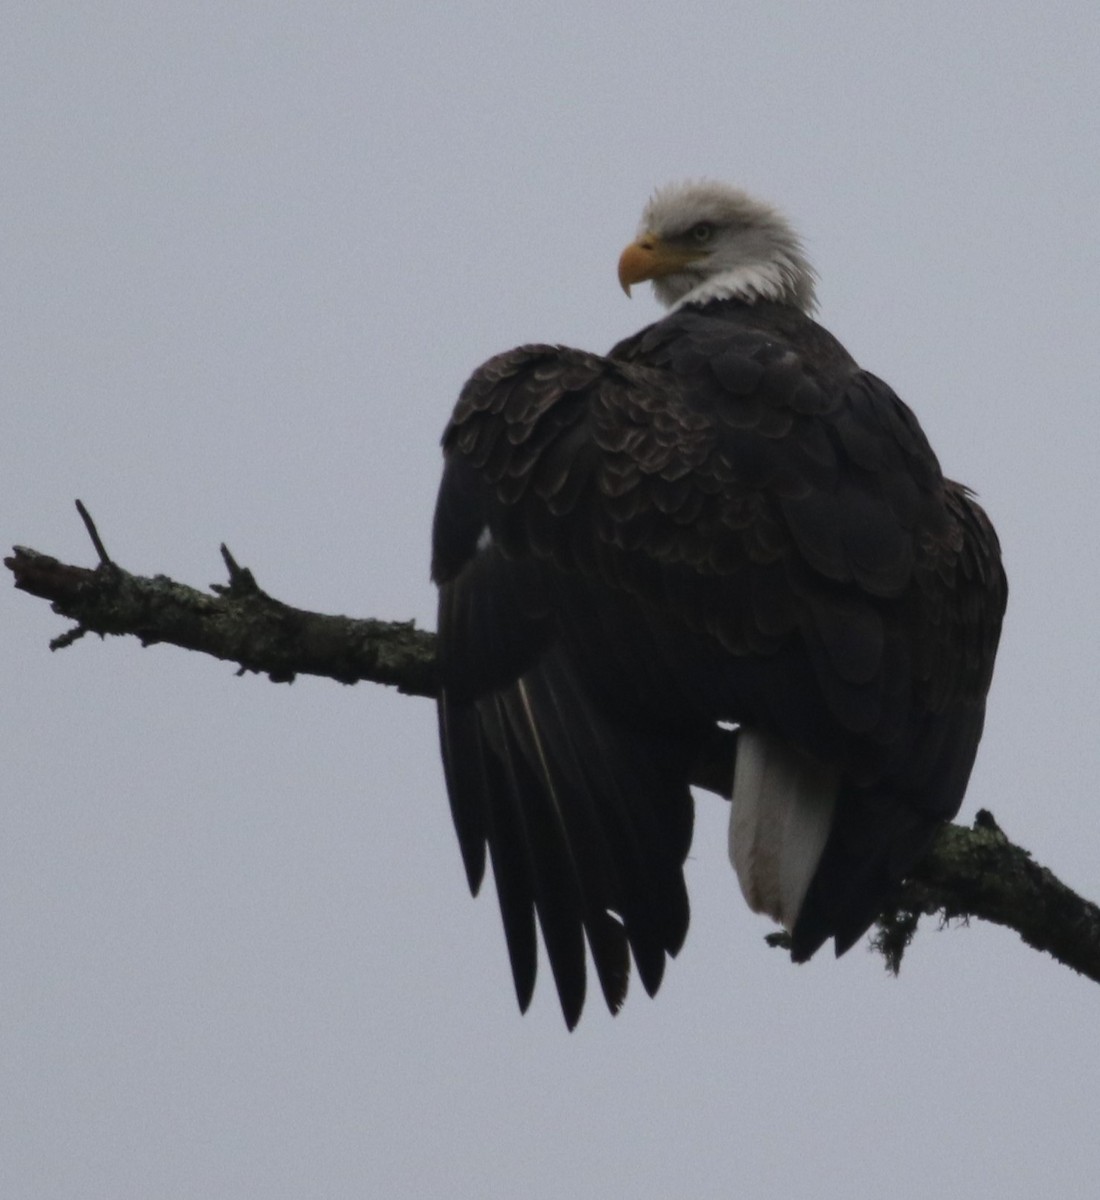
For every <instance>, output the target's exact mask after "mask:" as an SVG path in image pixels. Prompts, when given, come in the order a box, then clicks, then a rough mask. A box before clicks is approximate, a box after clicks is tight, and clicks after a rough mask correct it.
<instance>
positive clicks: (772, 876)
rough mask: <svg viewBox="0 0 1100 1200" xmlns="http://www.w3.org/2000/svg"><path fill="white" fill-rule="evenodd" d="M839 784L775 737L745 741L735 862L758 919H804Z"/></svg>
mask: <svg viewBox="0 0 1100 1200" xmlns="http://www.w3.org/2000/svg"><path fill="white" fill-rule="evenodd" d="M837 783H838V776H837V772H836V770H835V769H833V768H830V767H827V766H824V765H823V764H821V763H819V762H816V761H815V760H814V759H811V758H808V757H807V756H806V755H804V754H802V753H800V752H799V751H798V750H796V749H795V748H794V747H793V746H791V745H790V744H789V743H787V742H783V741H781V740H780V739H779V738H776V737H772V736H771V735H770V734H766V733H760V732H758V731H756V730H752V729H745V728H744V727H742V728H741V729H740V730H739V732H738V735H737V761H736V765H735V767H734V772H733V804H732V807H731V811H730V836H729V849H730V861H731V862H732V863H733V866H734V869H735V870H736V871H737V878H738V881H739V882H740V884H741V891H742V892H743V893H744V894H745V899H746V900H747V901H748V904H749V907H750V908H751V909H753V911H754V912H763V913H767V914H768V916H770V917H773V918H774V919H775V920H776V921H778V922H779V923H780V924H781V925H783V926H785V927H786V928H787V929H793V928H794V923H795V921H796V920H797V919H798V913H799V910H800V909H801V908H802V901H803V900H804V899H805V896H806V889H807V888H808V887H809V886H810V880H811V879H812V878H813V875H814V872H815V871H816V870H817V864H818V863H819V862H820V860H821V852H822V850H824V849H825V841H826V839H827V838H828V836H829V829H830V827H831V826H832V822H833V811H834V809H835V808H836V793H837Z"/></svg>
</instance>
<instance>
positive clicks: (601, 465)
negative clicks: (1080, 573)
mask: <svg viewBox="0 0 1100 1200" xmlns="http://www.w3.org/2000/svg"><path fill="white" fill-rule="evenodd" d="M444 445H445V451H446V456H447V465H446V470H445V476H444V481H443V485H442V489H441V492H440V500H439V506H438V509H437V516H436V526H435V540H434V559H433V574H434V577H435V579H436V581H437V582H438V583H439V584H440V625H439V634H440V656H441V669H442V673H443V675H442V677H443V686H444V694H443V699H442V701H441V704H440V722H441V731H442V740H443V755H444V763H445V767H446V772H447V780H448V788H449V792H450V797H451V803H452V809H453V812H454V817H455V823H456V828H457V829H458V832H459V838H460V842H461V844H462V847H463V854H464V858H465V862H466V867H467V872H468V875H469V878H470V882H471V886H472V887H474V888H475V889H476V887H477V885H478V883H479V882H480V879H481V875H482V872H483V868H484V850H485V846H486V845H487V846H488V847H489V851H490V855H491V857H492V860H493V864H494V873H495V875H496V878H497V886H498V893H499V894H500V902H501V908H502V913H503V916H504V923H505V928H506V932H507V935H508V942H509V950H510V953H511V957H512V966H513V972H514V975H515V979H516V986H517V992H518V994H519V997H520V1002H521V1005H525V1004H526V1003H527V1001H528V1000H529V998H530V994H531V989H532V987H533V982H534V975H535V957H536V950H535V917H536V916H537V918H538V921H539V923H540V924H541V926H542V930H543V935H544V938H545V940H546V943H547V950H548V956H549V959H550V963H551V967H552V969H553V971H554V974H555V979H556V982H557V984H558V990H559V994H560V997H561V1000H562V1004H563V1008H564V1010H565V1013H566V1019H567V1021H568V1022H569V1023H570V1024H572V1023H573V1021H575V1020H576V1018H577V1016H578V1015H579V1012H580V1005H581V1003H582V1002H583V995H584V940H585V937H587V940H588V943H589V945H590V947H591V949H592V953H593V957H594V961H595V964H596V968H597V972H598V974H599V976H600V981H601V984H602V986H603V990H604V994H605V997H606V998H607V1001H608V1004H609V1005H610V1007H611V1008H612V1009H613V1010H614V1009H615V1008H616V1007H617V1006H618V1004H619V1003H621V1000H622V997H623V994H624V992H625V986H626V972H627V948H628V947H629V949H630V951H631V952H632V953H633V957H634V958H635V961H636V963H637V965H638V968H639V974H640V975H641V978H642V980H643V983H644V984H645V986H646V987H647V989H648V990H650V991H651V992H652V991H653V990H655V988H656V987H657V985H658V984H659V982H660V978H661V972H662V970H663V966H664V961H665V955H666V954H674V953H675V952H676V950H677V949H678V948H679V946H680V944H681V942H682V940H683V936H684V933H685V931H686V926H687V916H688V909H687V900H686V895H685V893H684V888H683V878H682V864H683V861H684V857H685V856H686V853H687V849H688V845H689V842H690V832H691V801H690V795H689V792H688V786H687V779H688V774H689V770H690V763H691V759H692V757H693V756H694V754H695V753H696V751H697V749H698V747H699V745H700V743H701V741H702V740H703V739H704V738H705V737H706V735H707V733H708V732H709V731H710V730H711V729H712V728H713V723H714V722H715V721H717V720H727V721H735V722H739V723H743V724H752V725H756V726H759V727H762V728H766V729H768V730H770V731H771V732H773V733H777V734H779V735H780V736H782V737H784V738H786V739H788V740H789V741H790V742H792V743H793V744H795V745H797V746H800V747H801V748H803V749H804V750H806V751H808V752H809V753H811V754H814V755H816V756H817V757H818V758H820V759H822V760H825V761H829V762H833V763H836V764H838V765H839V766H840V767H841V770H842V774H843V786H844V792H843V794H842V796H841V800H840V804H839V807H838V813H839V815H838V819H837V827H836V829H835V830H834V836H833V837H832V839H831V840H830V844H829V846H828V847H827V849H826V853H825V856H824V858H823V860H822V864H821V868H820V870H819V872H818V878H817V879H815V881H814V883H813V885H812V886H811V890H810V896H809V897H808V899H807V902H806V904H805V905H804V907H803V910H802V916H801V917H800V919H799V922H798V925H797V926H796V929H795V944H796V952H797V953H798V954H799V955H800V956H801V957H805V956H808V954H809V953H812V952H813V950H814V949H816V948H817V946H818V945H820V943H821V941H823V940H824V939H825V938H826V937H828V936H832V935H835V936H836V937H837V941H838V946H840V945H841V943H842V942H843V943H847V942H848V941H849V939H850V938H851V937H852V931H853V930H854V929H855V928H856V926H860V928H859V931H858V932H857V933H855V935H854V936H855V937H858V936H859V934H860V933H862V931H863V929H864V928H866V925H867V924H869V923H870V921H871V920H872V919H873V917H874V915H875V912H876V911H877V906H878V905H879V904H880V903H881V900H882V896H883V891H884V889H885V888H886V887H888V886H889V884H890V882H892V881H893V880H895V879H896V878H897V877H898V873H899V871H901V872H903V871H904V870H907V869H908V868H909V866H911V865H912V861H913V856H914V855H915V854H918V853H920V852H921V851H922V850H923V848H924V845H925V844H926V841H927V838H928V836H930V833H929V831H930V830H933V831H934V828H935V826H936V824H937V823H938V822H939V821H940V820H942V819H943V818H944V816H947V815H950V813H952V812H953V811H955V809H956V808H957V807H958V804H959V802H960V800H961V797H962V791H963V789H964V788H965V784H966V778H967V776H968V774H969V770H970V764H971V762H972V760H973V754H974V750H975V748H976V745H977V738H978V736H979V735H980V729H981V708H982V703H983V699H984V692H985V687H986V686H987V684H988V675H989V671H990V669H991V665H992V653H993V650H994V648H995V644H996V630H997V628H999V621H1000V612H1001V610H1002V609H1003V575H1001V574H1000V566H999V559H998V557H997V554H996V544H995V539H992V540H991V537H992V534H991V530H989V528H988V524H987V523H983V522H984V518H981V517H980V510H977V509H976V506H973V505H972V504H971V503H970V502H969V500H968V499H967V498H966V496H965V494H964V493H962V492H961V491H959V490H958V489H955V488H954V487H953V485H951V486H949V485H946V484H945V483H944V481H943V479H942V477H941V475H940V471H939V467H938V464H937V463H936V459H935V456H934V455H933V454H932V451H931V450H930V449H929V447H928V445H927V442H926V441H925V439H924V437H923V434H922V433H921V431H920V429H919V427H918V425H917V423H916V421H915V419H914V418H913V417H912V414H911V413H910V412H909V410H908V409H906V408H905V406H904V405H902V404H901V403H900V401H898V400H897V398H896V397H895V396H894V395H893V393H892V392H890V390H889V389H888V388H887V387H886V386H885V385H884V384H882V383H881V382H880V381H878V380H876V379H874V378H873V377H872V376H869V375H866V374H865V373H862V372H860V371H858V369H857V368H856V367H855V365H854V364H853V363H852V362H851V360H850V359H849V358H848V356H847V355H846V354H845V353H844V351H843V350H842V349H841V348H840V347H839V346H838V345H837V343H836V342H835V341H834V340H833V339H832V338H830V337H829V335H828V334H827V333H825V331H823V330H821V329H820V328H819V327H818V326H816V325H814V324H813V322H810V321H808V320H807V319H806V318H803V317H801V316H800V315H798V314H797V313H792V312H791V311H790V310H786V309H778V308H776V307H775V306H768V305H758V306H755V307H753V308H751V309H750V308H745V307H744V306H738V305H716V306H710V307H709V308H708V309H704V310H702V311H698V312H696V311H686V312H681V313H677V314H674V315H673V316H671V317H669V318H666V320H664V321H662V322H660V323H658V324H657V325H655V326H652V327H651V328H650V329H649V330H647V331H643V333H642V334H641V335H639V336H638V337H636V338H634V339H631V340H630V341H629V342H627V343H624V344H623V345H621V346H620V347H617V348H616V350H615V351H614V352H613V356H612V357H611V358H606V359H605V358H600V357H597V356H594V355H588V354H584V353H581V352H578V351H572V350H563V349H560V348H551V347H527V348H523V349H521V350H517V351H513V352H511V353H510V354H506V355H502V356H500V357H499V358H496V359H493V360H491V361H490V362H489V363H487V364H486V365H485V366H484V367H482V368H481V369H480V370H479V371H478V372H477V373H476V374H475V375H474V376H473V378H472V379H471V380H470V382H469V384H468V385H467V387H466V388H465V389H464V391H463V394H462V397H461V398H460V400H459V404H458V406H457V408H456V411H455V415H454V418H453V419H452V422H451V425H450V426H449V428H448V430H447V433H446V435H445V439H444ZM998 589H1000V590H998ZM964 647H965V648H964ZM966 662H969V663H970V665H969V666H964V665H962V664H964V663H966ZM868 914H869V915H868ZM861 923H862V924H861Z"/></svg>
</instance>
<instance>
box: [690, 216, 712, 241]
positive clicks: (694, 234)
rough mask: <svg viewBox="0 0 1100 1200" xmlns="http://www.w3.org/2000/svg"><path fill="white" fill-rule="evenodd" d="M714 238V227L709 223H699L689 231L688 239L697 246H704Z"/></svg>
mask: <svg viewBox="0 0 1100 1200" xmlns="http://www.w3.org/2000/svg"><path fill="white" fill-rule="evenodd" d="M713 236H714V226H713V225H712V224H711V223H710V222H709V221H698V222H697V223H696V224H694V225H692V227H691V228H690V229H689V230H688V237H689V238H691V240H692V241H693V242H695V243H696V245H699V246H703V245H705V244H706V243H707V242H709V241H710V239H711V238H712V237H713Z"/></svg>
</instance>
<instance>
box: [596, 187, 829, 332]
mask: <svg viewBox="0 0 1100 1200" xmlns="http://www.w3.org/2000/svg"><path fill="white" fill-rule="evenodd" d="M815 278H816V276H815V274H814V270H813V268H812V267H811V266H810V264H809V262H808V261H807V260H806V256H805V254H804V253H803V250H802V242H801V240H800V239H799V237H798V234H796V233H795V231H794V230H793V229H792V228H791V226H790V224H789V223H788V222H787V219H786V218H785V217H784V216H783V215H782V214H781V213H779V212H777V211H776V210H775V209H774V208H772V207H771V206H770V205H768V204H765V203H763V202H762V201H760V200H756V199H754V198H753V197H752V196H749V195H748V194H747V193H745V192H743V191H741V189H740V188H735V187H730V186H728V185H727V184H722V183H714V182H711V181H709V180H699V181H691V182H688V183H676V184H670V185H669V186H668V187H663V188H658V189H657V191H656V192H654V193H653V195H652V197H651V198H650V200H649V203H648V204H646V206H645V210H644V211H643V213H642V220H641V224H640V225H639V227H638V235H637V237H636V239H635V240H634V241H633V242H631V244H630V245H629V246H627V248H626V249H625V250H624V251H623V253H622V257H621V258H620V259H619V282H620V283H621V284H622V286H623V290H624V291H625V292H626V294H627V295H628V296H629V295H630V288H631V285H632V284H635V283H641V282H643V281H644V280H647V279H648V280H652V282H653V290H654V292H655V293H656V295H657V299H658V300H660V302H661V303H662V304H664V305H665V307H666V308H674V307H680V306H681V305H687V304H706V303H707V302H708V301H710V300H726V299H738V300H743V301H746V302H748V303H753V302H754V301H756V300H772V301H775V302H777V303H780V304H790V305H792V306H793V307H795V308H798V309H801V310H802V311H803V312H805V313H807V314H808V313H812V312H813V310H814V308H815V305H816V300H815V297H814V281H815Z"/></svg>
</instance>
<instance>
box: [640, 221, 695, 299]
mask: <svg viewBox="0 0 1100 1200" xmlns="http://www.w3.org/2000/svg"><path fill="white" fill-rule="evenodd" d="M706 254H707V252H706V251H705V250H689V249H688V248H687V247H684V246H672V245H669V243H668V242H662V241H661V239H660V238H659V237H656V236H655V235H654V234H652V233H647V234H645V235H644V236H643V237H640V238H639V239H638V240H637V241H636V242H631V243H630V245H629V246H627V248H626V249H625V250H624V251H623V252H622V255H621V256H620V257H619V283H620V285H621V286H622V289H623V291H624V292H626V294H627V295H628V296H629V295H630V288H631V285H632V284H635V283H642V282H644V281H645V280H646V279H660V278H661V276H662V275H675V274H676V272H677V271H682V270H683V269H684V268H685V267H688V266H690V265H691V264H692V263H694V262H698V261H699V259H701V258H705V257H706Z"/></svg>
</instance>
